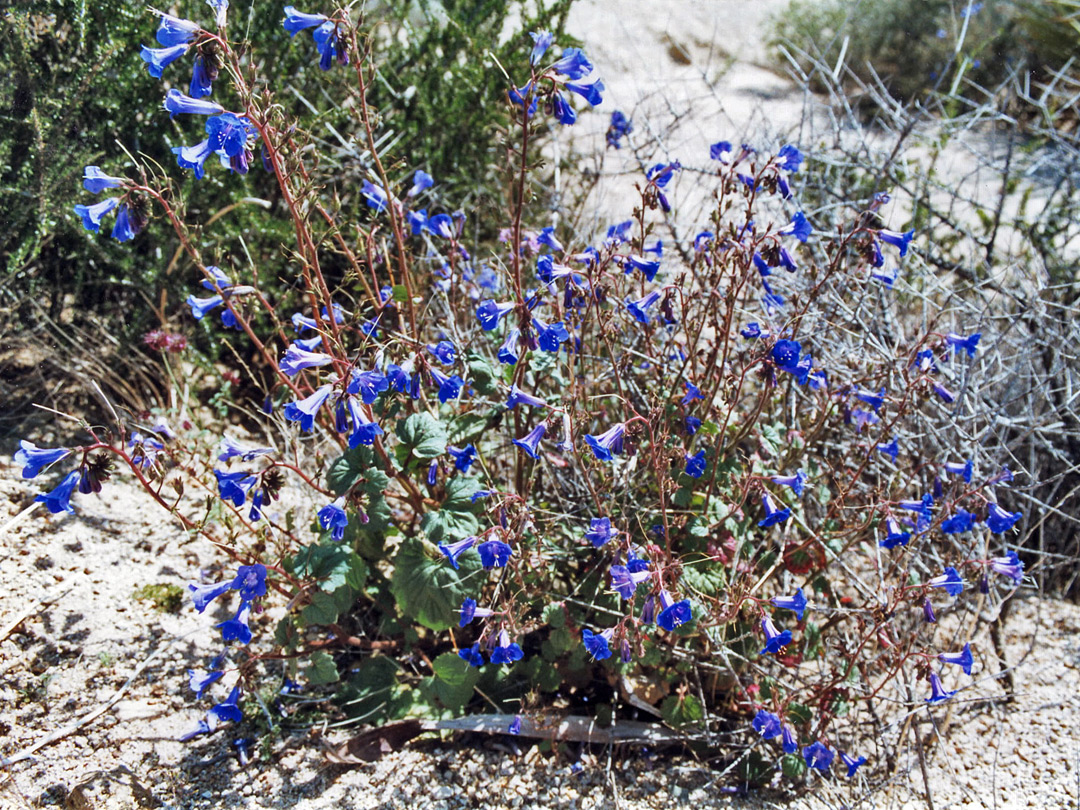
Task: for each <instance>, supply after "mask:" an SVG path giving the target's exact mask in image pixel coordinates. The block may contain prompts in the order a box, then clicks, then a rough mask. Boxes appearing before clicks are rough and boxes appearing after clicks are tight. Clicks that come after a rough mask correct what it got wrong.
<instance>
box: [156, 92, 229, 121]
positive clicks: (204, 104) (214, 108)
mask: <svg viewBox="0 0 1080 810" xmlns="http://www.w3.org/2000/svg"><path fill="white" fill-rule="evenodd" d="M165 109H166V110H167V111H168V112H169V113H170V116H171V117H172V118H175V117H176V116H178V115H181V114H184V113H188V114H191V115H220V114H221V113H223V112H225V108H224V107H222V106H221V105H220V104H218V103H216V102H213V101H200V100H199V99H197V98H192V97H191V96H185V95H184V94H183V93H181V92H180V91H179V90H177V89H176V88H175V87H174V88H172V89H171V90H169V92H168V93H166V94H165Z"/></svg>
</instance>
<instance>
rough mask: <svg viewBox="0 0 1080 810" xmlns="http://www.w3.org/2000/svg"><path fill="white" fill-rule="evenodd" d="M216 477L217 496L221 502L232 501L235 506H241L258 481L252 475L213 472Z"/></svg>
mask: <svg viewBox="0 0 1080 810" xmlns="http://www.w3.org/2000/svg"><path fill="white" fill-rule="evenodd" d="M214 475H215V476H216V477H217V482H218V494H219V495H220V496H221V499H222V500H223V501H232V502H233V504H234V505H235V506H243V505H244V501H245V500H247V495H248V493H249V492H250V491H251V488H252V487H253V486H255V483H256V481H257V480H258V479H257V478H256V476H255V474H254V473H249V472H244V471H242V470H241V471H239V472H222V471H221V470H214Z"/></svg>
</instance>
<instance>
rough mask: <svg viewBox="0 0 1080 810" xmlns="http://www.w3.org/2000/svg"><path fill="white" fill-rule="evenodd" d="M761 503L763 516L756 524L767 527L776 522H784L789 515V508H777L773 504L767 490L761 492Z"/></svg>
mask: <svg viewBox="0 0 1080 810" xmlns="http://www.w3.org/2000/svg"><path fill="white" fill-rule="evenodd" d="M761 505H762V506H763V507H765V517H764V518H762V519H761V520H759V521H758V526H759V527H760V528H762V529H767V528H769V527H770V526H775V525H776V524H778V523H785V522H787V520H788V519H789V518H790V517H791V510H790V509H777V508H776V507H775V506H773V502H772V498H771V497H770V496H769V493H768V492H762V493H761Z"/></svg>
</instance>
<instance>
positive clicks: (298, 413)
mask: <svg viewBox="0 0 1080 810" xmlns="http://www.w3.org/2000/svg"><path fill="white" fill-rule="evenodd" d="M333 390H334V386H333V384H332V383H327V384H326V385H323V386H320V387H319V388H316V389H315V391H314V392H313V393H312V394H311V395H310V396H307V397H305V398H304V399H301V400H297V401H296V402H290V403H289V404H288V405H286V406H285V418H286V419H287V420H289V421H290V422H299V423H300V430H301V431H302V432H303V433H307V432H308V431H309V430H311V429H312V428H314V427H315V416H316V415H317V414H318V413H319V409H320V408H321V407H322V406H323V403H325V402H326V400H327V398H329V396H330V394H331V392H332V391H333Z"/></svg>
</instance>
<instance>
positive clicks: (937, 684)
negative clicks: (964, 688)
mask: <svg viewBox="0 0 1080 810" xmlns="http://www.w3.org/2000/svg"><path fill="white" fill-rule="evenodd" d="M955 694H956V690H955V689H954V690H953V691H951V692H950V691H948V690H947V689H946V688H945V687H944V686H943V685H942V683H941V678H939V677H938V674H937V673H936V672H931V673H930V697H928V698H927V699H926V702H927V703H941V702H943V701H946V700H948V699H949V698H951V697H952V696H953V695H955Z"/></svg>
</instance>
